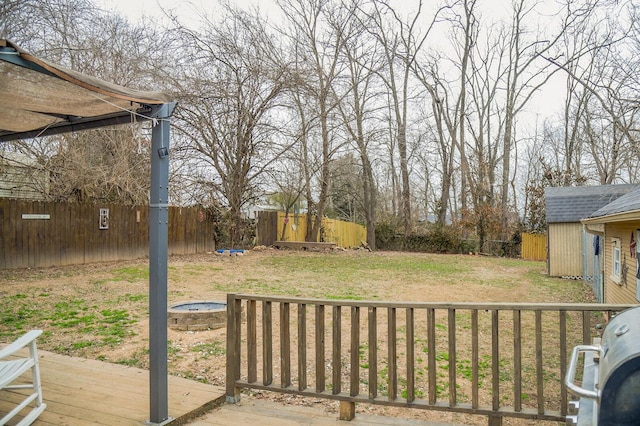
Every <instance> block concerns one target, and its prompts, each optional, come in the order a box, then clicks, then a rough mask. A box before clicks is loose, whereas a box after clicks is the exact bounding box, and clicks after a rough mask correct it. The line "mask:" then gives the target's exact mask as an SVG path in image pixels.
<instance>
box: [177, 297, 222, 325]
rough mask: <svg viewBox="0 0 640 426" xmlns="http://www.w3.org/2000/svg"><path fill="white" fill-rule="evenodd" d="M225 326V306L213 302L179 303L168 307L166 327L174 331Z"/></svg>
mask: <svg viewBox="0 0 640 426" xmlns="http://www.w3.org/2000/svg"><path fill="white" fill-rule="evenodd" d="M226 324H227V304H226V303H225V302H215V301H203V300H197V301H190V302H180V303H176V304H173V305H171V306H169V310H168V311H167V325H168V326H169V328H171V329H174V330H208V329H216V328H221V327H224V326H225V325H226Z"/></svg>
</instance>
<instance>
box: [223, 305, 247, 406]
mask: <svg viewBox="0 0 640 426" xmlns="http://www.w3.org/2000/svg"><path fill="white" fill-rule="evenodd" d="M240 303H241V299H236V295H235V294H231V293H230V294H228V295H227V379H226V380H227V392H226V400H227V402H229V403H231V404H235V403H236V402H239V401H240V388H239V387H237V386H236V380H238V379H239V378H240V319H241V316H240V310H241V309H242V306H241V305H240ZM249 314H250V312H247V315H249Z"/></svg>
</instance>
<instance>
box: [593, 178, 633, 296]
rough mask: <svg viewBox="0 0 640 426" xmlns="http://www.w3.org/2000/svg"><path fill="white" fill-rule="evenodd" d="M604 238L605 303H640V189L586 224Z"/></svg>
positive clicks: (618, 200)
mask: <svg viewBox="0 0 640 426" xmlns="http://www.w3.org/2000/svg"><path fill="white" fill-rule="evenodd" d="M582 223H583V224H584V227H585V229H586V231H587V232H589V233H591V234H593V235H595V236H596V237H598V238H600V241H601V242H602V243H601V246H600V250H601V258H602V265H603V266H602V290H603V298H602V300H600V301H601V302H603V303H638V302H640V244H638V243H637V242H638V238H640V187H638V188H636V189H635V190H633V191H631V192H629V193H627V194H625V195H623V196H621V197H619V198H617V199H616V200H614V201H612V202H611V203H609V204H607V205H606V206H604V207H602V208H600V209H598V210H596V211H595V212H593V213H592V214H591V215H589V217H587V218H585V219H583V220H582Z"/></svg>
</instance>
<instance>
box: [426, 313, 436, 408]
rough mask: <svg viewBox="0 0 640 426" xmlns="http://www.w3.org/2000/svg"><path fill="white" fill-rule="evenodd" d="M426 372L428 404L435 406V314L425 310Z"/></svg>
mask: <svg viewBox="0 0 640 426" xmlns="http://www.w3.org/2000/svg"><path fill="white" fill-rule="evenodd" d="M427 372H428V375H429V404H430V405H435V403H436V399H437V398H436V397H437V387H436V379H437V377H436V312H435V309H432V308H429V309H427Z"/></svg>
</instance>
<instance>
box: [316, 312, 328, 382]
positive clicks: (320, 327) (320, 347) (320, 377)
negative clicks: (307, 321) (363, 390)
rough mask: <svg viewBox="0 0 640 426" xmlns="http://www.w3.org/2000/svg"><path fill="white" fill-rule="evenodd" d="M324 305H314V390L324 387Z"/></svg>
mask: <svg viewBox="0 0 640 426" xmlns="http://www.w3.org/2000/svg"><path fill="white" fill-rule="evenodd" d="M324 310H325V309H324V305H316V392H318V393H320V392H324V390H325V387H326V381H325V366H324V353H325V347H324Z"/></svg>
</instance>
